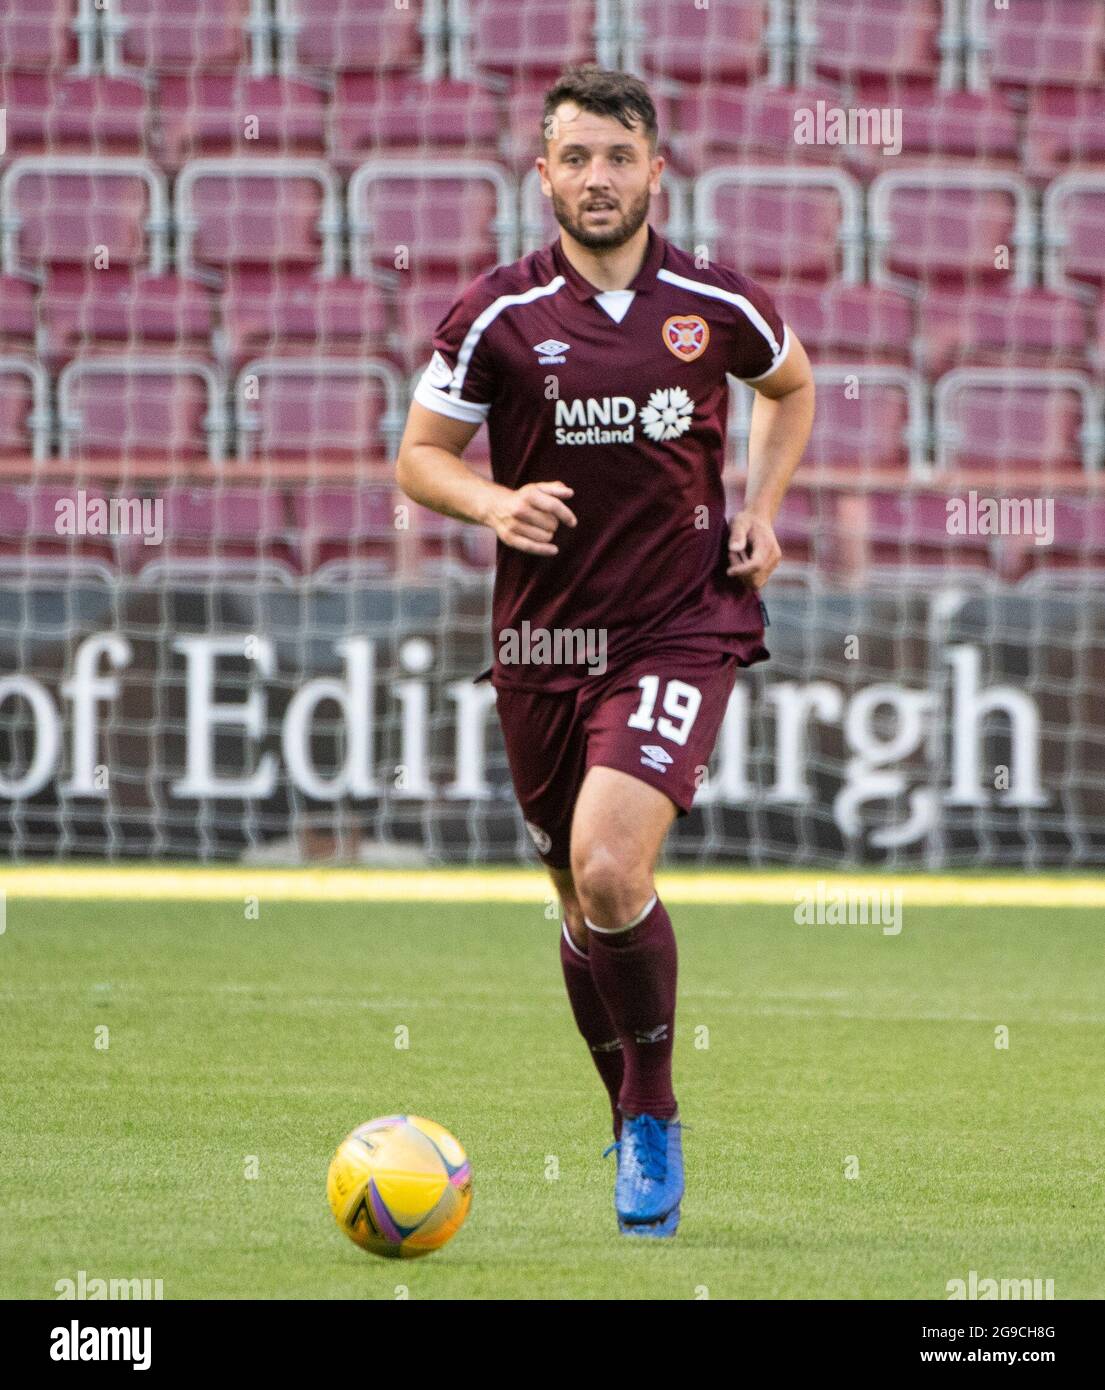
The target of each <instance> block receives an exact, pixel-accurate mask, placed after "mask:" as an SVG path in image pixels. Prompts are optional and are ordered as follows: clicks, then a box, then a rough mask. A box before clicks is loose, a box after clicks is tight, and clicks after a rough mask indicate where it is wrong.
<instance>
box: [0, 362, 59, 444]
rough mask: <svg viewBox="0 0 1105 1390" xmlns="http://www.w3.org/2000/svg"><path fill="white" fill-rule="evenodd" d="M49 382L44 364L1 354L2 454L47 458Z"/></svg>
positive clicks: (0, 424) (0, 411)
mask: <svg viewBox="0 0 1105 1390" xmlns="http://www.w3.org/2000/svg"><path fill="white" fill-rule="evenodd" d="M49 401H50V383H49V380H48V378H47V376H46V371H45V369H44V368H43V367H42V365H41V364H40V363H38V362H36V361H34V360H33V359H32V358H29V357H21V356H18V355H17V354H15V353H10V354H7V355H5V356H2V357H0V457H3V458H21V457H27V456H30V457H33V458H35V459H44V458H45V457H46V456H47V453H48V451H49V443H50V409H49Z"/></svg>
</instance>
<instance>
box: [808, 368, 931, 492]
mask: <svg viewBox="0 0 1105 1390" xmlns="http://www.w3.org/2000/svg"><path fill="white" fill-rule="evenodd" d="M852 375H854V377H855V378H856V379H857V381H858V386H855V388H854V389H849V382H848V380H847V378H848V377H849V376H852ZM814 377H815V379H816V381H817V414H816V417H815V419H814V423H813V433H812V435H811V437H810V442H809V445H808V446H807V448H806V455H805V458H806V463H805V465H804V467H805V468H806V469H807V470H808V472H809V473H815V472H817V471H818V470H821V469H824V470H827V471H830V472H832V471H836V470H838V469H846V470H847V471H848V472H849V473H854V474H857V475H859V476H860V477H862V476H863V475H865V474H867V473H872V472H878V471H882V470H884V469H894V470H899V469H900V470H901V471H903V472H904V471H905V470H906V469H908V468H909V466H910V462H911V453H912V456H913V461H914V463H917V462H918V461H919V460H921V459H923V457H924V450H923V446H922V441H921V438H920V434H921V431H922V430H923V424H924V422H923V417H922V409H921V403H920V402H921V393H920V383H919V382H918V381H916V380H915V379H914V378H912V377H911V375H910V373H908V372H906V371H904V370H902V369H901V368H895V367H865V366H863V365H862V364H859V363H857V364H856V365H855V368H854V371H850V370H849V368H848V367H846V366H834V367H825V366H819V367H815V369H814Z"/></svg>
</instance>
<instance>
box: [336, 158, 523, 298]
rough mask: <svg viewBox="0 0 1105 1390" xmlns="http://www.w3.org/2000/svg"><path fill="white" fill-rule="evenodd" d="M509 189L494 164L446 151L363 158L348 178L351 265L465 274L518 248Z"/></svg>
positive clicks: (380, 271)
mask: <svg viewBox="0 0 1105 1390" xmlns="http://www.w3.org/2000/svg"><path fill="white" fill-rule="evenodd" d="M514 209H515V190H514V186H513V184H512V182H511V181H510V179H509V177H508V175H507V174H506V172H505V171H504V170H503V169H501V168H500V167H499V166H498V165H497V164H491V163H487V162H485V161H478V160H464V159H448V160H428V161H425V162H423V163H420V164H419V163H414V162H413V161H411V160H409V159H407V160H405V159H395V160H387V159H370V160H366V161H365V163H364V164H362V165H361V166H360V167H359V168H358V169H357V171H356V172H355V173H354V174H353V177H352V178H351V179H350V180H349V193H348V214H347V219H348V224H349V243H350V258H351V261H352V265H353V273H354V274H355V275H359V276H366V277H367V276H372V275H376V276H381V275H382V276H383V277H384V278H389V277H390V278H391V279H394V278H396V277H395V274H394V272H395V261H396V255H397V251H399V250H401V251H402V252H405V254H406V256H407V257H408V258H409V267H408V268H409V269H410V270H412V271H414V272H415V273H416V275H421V274H425V273H427V272H428V273H431V274H437V275H446V274H447V275H451V276H454V277H457V278H461V277H463V278H466V279H471V278H472V277H473V276H474V275H476V274H478V273H479V272H480V271H481V270H486V269H488V268H489V267H490V266H493V265H495V264H496V263H500V262H505V261H510V260H513V258H514V257H515V256H516V255H517V251H516V249H515V247H516V241H517V228H516V225H515V215H514Z"/></svg>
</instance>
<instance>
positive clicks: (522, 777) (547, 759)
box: [496, 689, 623, 1139]
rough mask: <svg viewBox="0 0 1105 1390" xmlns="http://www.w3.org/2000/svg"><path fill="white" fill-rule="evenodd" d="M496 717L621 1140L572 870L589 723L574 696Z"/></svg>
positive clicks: (616, 1077) (518, 700)
mask: <svg viewBox="0 0 1105 1390" xmlns="http://www.w3.org/2000/svg"><path fill="white" fill-rule="evenodd" d="M496 712H497V714H498V717H499V723H500V725H501V727H502V730H503V741H504V743H505V745H506V753H507V760H508V762H509V764H510V773H511V780H512V781H513V784H514V792H515V795H516V796H517V798H518V802H519V805H520V806H521V808H522V815H523V816H524V818H525V822H526V828H527V829H528V830H529V833H530V835H531V837H532V838H533V842H534V844H535V845H536V847H537V852H538V854H539V855H540V856H541V859H542V861H543V863H544V865H545V867H546V869H548V871H549V874H550V875H551V877H552V880H553V884H554V886H555V887H556V891H557V894H558V895H559V897H560V902H561V906H562V913H563V920H562V923H561V928H560V941H559V952H560V965H561V970H562V972H563V975H564V986H565V988H566V990H567V992H568V1002H569V1003H570V1005H571V1008H572V1015H573V1017H574V1018H575V1021H576V1027H577V1028H578V1029H579V1032H580V1035H581V1036H582V1038H583V1040H584V1042H585V1043H586V1044H587V1048H588V1051H589V1052H590V1055H591V1060H592V1061H593V1062H594V1064H595V1070H596V1071H597V1072H598V1074H599V1076H600V1078H601V1079H602V1083H603V1085H604V1086H605V1088H606V1093H607V1096H608V1097H609V1100H610V1112H611V1116H612V1119H613V1125H614V1137H615V1139H617V1138H618V1137H619V1136H620V1134H621V1123H622V1117H621V1112H620V1111H619V1109H618V1097H619V1095H620V1093H621V1086H622V1069H623V1063H622V1044H621V1039H620V1038H619V1036H618V1030H617V1029H616V1028H615V1027H614V1023H613V1020H612V1019H611V1018H610V1015H609V1013H608V1012H607V1010H606V1005H605V1004H604V1003H603V1002H602V999H601V997H600V995H599V993H598V991H597V990H596V989H595V984H594V981H593V980H592V978H591V961H590V956H589V954H588V947H587V926H586V924H585V923H584V921H583V909H582V908H581V907H580V905H579V899H578V897H577V895H576V891H575V885H574V884H573V882H572V872H571V869H570V868H569V867H568V864H569V847H570V839H571V827H572V807H573V805H574V804H575V799H576V795H577V793H578V791H579V787H580V784H581V782H582V780H583V777H584V775H585V772H586V761H585V755H586V738H585V732H584V728H583V723H582V720H581V718H580V716H579V711H578V709H577V706H576V701H575V697H574V696H573V695H571V694H564V695H543V694H538V693H535V692H531V691H520V690H507V689H502V690H500V691H498V693H497V699H496Z"/></svg>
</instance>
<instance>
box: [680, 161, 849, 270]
mask: <svg viewBox="0 0 1105 1390" xmlns="http://www.w3.org/2000/svg"><path fill="white" fill-rule="evenodd" d="M861 229H862V197H861V194H860V188H859V185H858V183H856V181H855V180H854V179H853V178H851V177H850V176H849V175H848V174H846V173H844V172H843V170H841V169H835V168H833V169H830V168H825V169H813V168H808V169H807V168H800V167H797V166H795V167H786V166H777V165H772V166H765V165H722V166H719V167H717V168H714V169H711V170H709V172H708V173H705V174H703V175H701V176H700V177H699V179H698V180H697V181H696V183H695V190H694V236H695V242H696V244H697V243H701V242H705V243H706V244H707V245H708V246H709V247H710V250H711V254H712V255H713V257H714V258H715V259H716V260H718V261H721V262H723V263H725V264H729V265H736V266H739V267H740V268H741V270H742V271H743V272H744V273H745V274H747V275H750V276H752V278H753V279H764V280H775V281H783V280H835V279H838V278H839V279H842V280H844V281H845V282H846V283H849V284H855V283H858V281H859V280H860V278H861V268H862V254H863V248H862V244H861V243H862V230H861Z"/></svg>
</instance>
